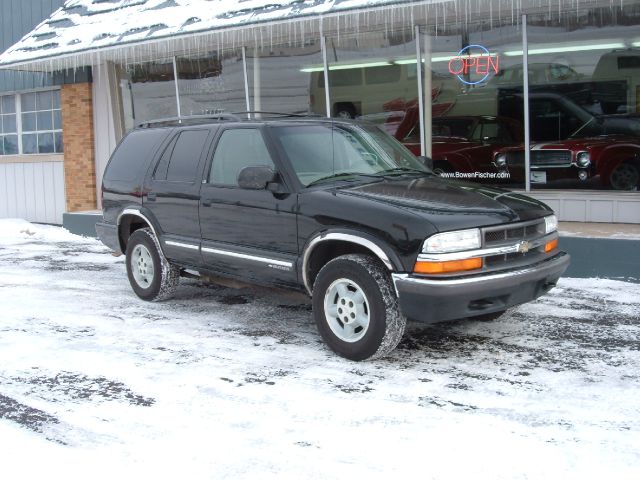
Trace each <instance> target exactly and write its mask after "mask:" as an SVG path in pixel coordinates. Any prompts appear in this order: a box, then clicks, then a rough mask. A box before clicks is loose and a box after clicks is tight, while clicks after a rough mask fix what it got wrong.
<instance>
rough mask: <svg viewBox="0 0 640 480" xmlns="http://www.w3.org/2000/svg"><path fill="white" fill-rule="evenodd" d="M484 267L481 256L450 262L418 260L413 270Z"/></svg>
mask: <svg viewBox="0 0 640 480" xmlns="http://www.w3.org/2000/svg"><path fill="white" fill-rule="evenodd" d="M478 268H482V259H481V258H468V259H466V260H451V261H448V262H421V261H417V262H416V265H415V267H413V271H414V272H415V273H428V274H433V273H451V272H463V271H466V270H476V269H478Z"/></svg>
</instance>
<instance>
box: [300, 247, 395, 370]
mask: <svg viewBox="0 0 640 480" xmlns="http://www.w3.org/2000/svg"><path fill="white" fill-rule="evenodd" d="M312 302H313V316H314V319H315V321H316V325H317V327H318V331H319V332H320V335H321V336H322V338H323V339H324V341H325V342H326V344H327V345H328V346H329V348H331V349H332V350H333V351H334V352H336V353H337V354H338V355H340V356H342V357H345V358H348V359H349V360H355V361H360V360H370V359H375V358H380V357H383V356H385V355H386V354H388V353H389V352H391V351H392V350H393V349H394V348H396V346H397V345H398V343H399V342H400V339H401V338H402V334H403V333H404V329H405V325H406V322H407V319H406V318H405V317H404V316H403V315H402V314H401V313H400V308H399V306H398V298H397V296H396V294H395V289H394V287H393V284H392V282H391V278H390V277H389V273H388V272H387V271H386V269H385V268H384V267H383V266H382V265H380V263H379V262H378V261H377V260H376V259H374V258H373V257H370V256H368V255H360V254H349V255H342V256H340V257H337V258H334V259H333V260H331V261H330V262H328V263H327V264H326V265H325V266H324V267H322V269H321V270H320V272H319V273H318V276H317V277H316V281H315V283H314V285H313V299H312ZM332 310H333V311H332ZM338 315H341V316H342V318H340V319H338ZM345 319H346V320H345ZM350 321H351V323H349V322H350Z"/></svg>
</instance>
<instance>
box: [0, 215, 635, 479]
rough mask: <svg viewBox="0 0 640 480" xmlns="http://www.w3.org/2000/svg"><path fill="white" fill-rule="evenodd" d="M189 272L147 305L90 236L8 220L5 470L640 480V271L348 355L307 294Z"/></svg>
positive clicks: (3, 250)
mask: <svg viewBox="0 0 640 480" xmlns="http://www.w3.org/2000/svg"><path fill="white" fill-rule="evenodd" d="M183 283H184V285H183V286H182V287H181V288H180V289H179V291H178V293H177V295H176V297H175V298H174V299H173V300H170V301H166V302H163V303H146V302H143V301H141V300H139V299H138V298H137V297H135V296H134V294H133V293H132V291H131V289H130V287H129V285H128V282H127V278H126V272H125V266H124V262H123V257H114V256H112V255H110V253H109V252H108V250H107V249H106V248H105V247H103V246H102V245H101V244H100V243H99V242H98V241H97V240H94V239H87V238H81V237H77V236H74V235H71V234H70V233H68V232H65V231H64V230H62V229H60V228H57V227H47V226H39V225H32V224H29V223H27V222H23V221H18V220H0V308H1V310H0V461H1V464H2V471H3V477H5V478H36V476H37V475H39V476H46V477H47V478H65V479H75V478H79V479H80V478H81V479H85V478H87V477H88V476H89V475H90V476H91V477H92V478H119V477H120V478H135V477H136V476H137V477H139V478H188V479H200V478H233V479H242V478H247V479H256V478H260V479H263V478H264V479H269V478H278V479H282V478H296V479H300V478H318V479H326V478H341V479H342V478H350V477H351V478H360V477H362V476H364V475H365V474H366V475H368V476H370V477H372V478H378V477H384V478H388V477H389V476H390V475H394V476H396V475H404V474H407V475H408V474H411V475H412V478H416V477H417V478H470V477H473V478H487V479H498V478H545V479H547V478H563V479H565V478H581V479H584V478H615V479H622V478H629V479H631V478H640V477H639V475H640V450H639V449H638V445H640V395H639V394H640V390H639V388H638V387H639V386H640V376H639V375H640V374H639V373H638V372H639V371H640V356H639V350H640V325H639V323H640V322H639V319H640V286H639V285H637V284H630V283H622V282H615V281H608V280H595V279H591V280H579V279H563V280H562V281H561V283H560V285H559V286H558V287H557V288H556V289H554V290H553V291H552V292H551V293H550V294H548V295H547V296H545V297H543V298H541V299H539V300H538V301H536V302H534V303H532V304H529V305H524V306H521V307H519V308H517V309H514V310H513V311H511V312H509V314H508V315H506V316H505V317H503V318H501V319H499V320H498V321H496V322H492V323H481V322H472V321H459V322H453V323H448V324H443V325H434V326H424V325H420V324H417V323H411V324H410V325H409V329H408V333H407V335H406V336H405V339H404V340H403V342H402V343H401V344H400V346H399V348H398V349H397V350H396V351H395V352H394V353H393V354H392V355H391V356H390V357H388V358H386V359H383V360H379V361H375V362H369V363H354V362H349V361H347V360H344V359H341V358H339V357H337V356H335V355H334V354H332V353H331V352H330V351H329V350H328V349H326V348H325V347H324V345H323V344H322V342H321V340H320V338H319V336H318V334H317V333H316V330H315V326H314V324H313V320H312V317H311V310H310V305H309V302H308V301H307V299H306V298H305V297H303V296H298V295H297V294H291V293H286V292H278V291H272V290H268V289H263V288H244V289H240V290H233V289H230V288H226V287H221V286H215V285H204V284H200V283H198V282H196V281H193V280H192V281H189V282H186V281H185V282H183ZM7 474H8V476H6V475H7ZM356 476H357V477H356Z"/></svg>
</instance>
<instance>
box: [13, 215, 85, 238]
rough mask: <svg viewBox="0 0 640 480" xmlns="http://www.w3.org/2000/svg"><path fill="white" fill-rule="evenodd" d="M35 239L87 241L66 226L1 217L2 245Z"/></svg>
mask: <svg viewBox="0 0 640 480" xmlns="http://www.w3.org/2000/svg"><path fill="white" fill-rule="evenodd" d="M33 240H38V241H45V242H78V241H83V242H86V239H85V238H83V237H81V236H79V235H74V234H73V233H71V232H69V231H68V230H65V229H64V228H60V227H55V226H52V225H39V224H35V223H30V222H27V221H26V220H22V219H20V218H0V245H10V244H14V243H22V242H24V241H33Z"/></svg>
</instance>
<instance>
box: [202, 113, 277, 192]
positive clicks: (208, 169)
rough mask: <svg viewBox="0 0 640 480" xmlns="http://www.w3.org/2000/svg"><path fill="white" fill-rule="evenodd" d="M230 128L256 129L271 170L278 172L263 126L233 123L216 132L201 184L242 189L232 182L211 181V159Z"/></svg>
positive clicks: (269, 141)
mask: <svg viewBox="0 0 640 480" xmlns="http://www.w3.org/2000/svg"><path fill="white" fill-rule="evenodd" d="M232 130H257V131H258V133H259V134H260V136H261V137H262V141H263V142H264V145H265V148H266V149H267V152H268V153H269V157H270V158H271V163H272V164H273V171H274V172H275V173H276V174H279V172H280V168H279V167H278V161H277V155H274V151H273V148H272V147H271V145H270V144H271V139H270V138H268V135H266V134H265V133H266V132H265V131H264V128H262V126H260V125H255V124H254V125H233V126H231V125H230V126H228V127H226V128H221V129H220V131H219V132H218V134H217V136H216V139H215V140H214V142H213V144H212V146H211V150H210V152H209V154H208V157H209V158H208V160H207V165H206V166H205V171H204V172H203V174H202V184H203V185H209V186H211V187H215V188H233V189H239V190H240V189H242V187H240V186H239V185H237V184H236V185H233V184H227V183H217V182H211V171H212V169H213V160H214V157H215V154H216V151H217V150H218V146H219V145H220V140H222V137H223V136H224V134H225V132H228V131H232Z"/></svg>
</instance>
